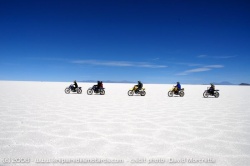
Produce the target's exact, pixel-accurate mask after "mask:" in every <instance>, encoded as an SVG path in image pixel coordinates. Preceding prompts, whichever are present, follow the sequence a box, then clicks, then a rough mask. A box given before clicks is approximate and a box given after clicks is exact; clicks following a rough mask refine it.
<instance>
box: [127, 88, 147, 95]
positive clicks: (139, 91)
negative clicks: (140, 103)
mask: <svg viewBox="0 0 250 166" xmlns="http://www.w3.org/2000/svg"><path fill="white" fill-rule="evenodd" d="M137 88H138V87H137V86H134V87H133V88H131V89H130V90H129V91H128V95H129V96H133V95H134V94H139V95H141V96H145V95H146V91H145V88H141V89H140V90H137Z"/></svg>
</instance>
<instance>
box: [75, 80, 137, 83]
mask: <svg viewBox="0 0 250 166" xmlns="http://www.w3.org/2000/svg"><path fill="white" fill-rule="evenodd" d="M97 81H98V80H84V81H80V82H97ZM100 81H102V80H100ZM102 82H103V83H135V82H134V81H127V80H122V81H112V80H103V81H102Z"/></svg>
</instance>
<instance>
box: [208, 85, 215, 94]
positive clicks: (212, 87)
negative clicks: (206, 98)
mask: <svg viewBox="0 0 250 166" xmlns="http://www.w3.org/2000/svg"><path fill="white" fill-rule="evenodd" d="M210 85H211V86H210V88H209V89H208V92H209V93H210V94H211V95H214V90H215V86H214V84H213V83H210Z"/></svg>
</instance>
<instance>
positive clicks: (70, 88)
mask: <svg viewBox="0 0 250 166" xmlns="http://www.w3.org/2000/svg"><path fill="white" fill-rule="evenodd" d="M64 91H65V93H66V94H69V93H70V92H76V93H78V94H81V93H82V87H78V88H74V85H73V84H71V85H70V86H69V87H67V88H65V90H64Z"/></svg>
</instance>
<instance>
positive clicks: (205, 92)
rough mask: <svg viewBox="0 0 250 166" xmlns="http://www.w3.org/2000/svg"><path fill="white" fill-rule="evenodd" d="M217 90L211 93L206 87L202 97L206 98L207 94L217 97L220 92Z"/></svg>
mask: <svg viewBox="0 0 250 166" xmlns="http://www.w3.org/2000/svg"><path fill="white" fill-rule="evenodd" d="M218 91H219V90H214V93H211V91H209V87H208V88H207V90H205V91H204V93H203V97H205V98H208V96H214V97H215V98H218V97H219V96H220V93H219V92H218Z"/></svg>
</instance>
